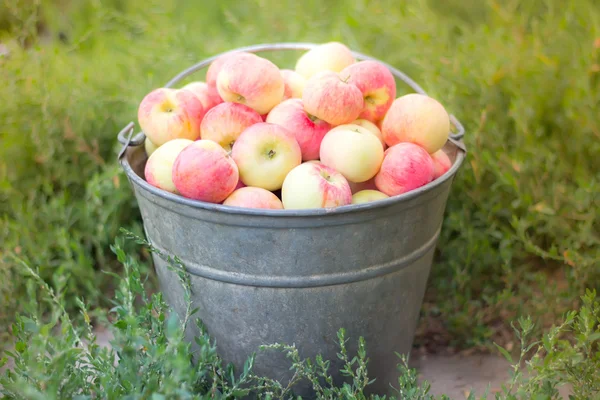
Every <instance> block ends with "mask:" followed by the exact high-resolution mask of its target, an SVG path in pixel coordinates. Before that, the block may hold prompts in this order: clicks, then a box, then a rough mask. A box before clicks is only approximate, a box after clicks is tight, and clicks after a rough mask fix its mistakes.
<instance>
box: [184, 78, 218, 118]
mask: <svg viewBox="0 0 600 400" xmlns="http://www.w3.org/2000/svg"><path fill="white" fill-rule="evenodd" d="M182 89H187V90H190V91H191V92H193V93H194V94H195V95H196V97H197V98H198V100H200V102H201V103H202V106H203V107H204V111H205V112H208V110H210V109H211V108H213V107H214V106H216V105H217V104H221V103H222V102H223V99H222V98H221V96H219V92H218V91H217V88H216V87H214V86H210V85H209V84H207V83H205V82H201V81H197V82H191V83H188V84H187V85H185V86H184V87H182Z"/></svg>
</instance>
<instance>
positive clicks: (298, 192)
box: [281, 161, 352, 209]
mask: <svg viewBox="0 0 600 400" xmlns="http://www.w3.org/2000/svg"><path fill="white" fill-rule="evenodd" d="M281 199H282V202H283V208H285V209H307V208H330V207H338V206H345V205H348V204H350V203H351V202H352V192H351V191H350V185H349V184H348V181H347V180H346V178H344V176H343V175H342V174H340V173H339V172H337V171H336V170H334V169H333V168H329V167H328V166H326V165H324V164H322V163H320V162H318V161H309V162H305V163H302V164H300V165H299V166H297V167H296V168H294V169H292V170H291V171H290V173H289V174H288V175H287V176H286V177H285V180H284V181H283V187H282V188H281Z"/></svg>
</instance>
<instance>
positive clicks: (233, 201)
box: [223, 186, 283, 210]
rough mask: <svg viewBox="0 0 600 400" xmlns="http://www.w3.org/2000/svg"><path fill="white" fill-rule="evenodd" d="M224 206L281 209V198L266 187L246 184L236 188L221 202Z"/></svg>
mask: <svg viewBox="0 0 600 400" xmlns="http://www.w3.org/2000/svg"><path fill="white" fill-rule="evenodd" d="M223 205H225V206H233V207H245V208H268V209H272V210H280V209H283V205H282V204H281V200H279V197H277V196H275V194H273V193H272V192H269V191H268V190H266V189H263V188H258V187H252V186H246V187H243V188H241V189H237V190H236V191H234V192H233V193H231V194H230V195H229V197H228V198H227V199H225V201H224V202H223Z"/></svg>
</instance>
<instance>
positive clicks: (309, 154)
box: [266, 99, 331, 161]
mask: <svg viewBox="0 0 600 400" xmlns="http://www.w3.org/2000/svg"><path fill="white" fill-rule="evenodd" d="M266 122H269V123H272V124H277V125H281V126H283V127H284V128H287V129H288V130H289V131H290V132H292V133H293V134H294V136H295V137H296V140H297V141H298V144H299V145H300V150H301V151H302V160H303V161H308V160H316V159H318V158H319V149H320V148H321V141H322V140H323V137H325V134H326V133H327V132H328V131H329V129H331V125H330V124H328V123H327V122H325V121H323V120H320V119H318V118H316V117H314V116H312V115H310V114H308V113H307V112H306V111H304V104H302V100H300V99H288V100H284V101H283V102H281V103H280V104H278V105H276V106H275V108H273V109H272V110H271V112H270V113H269V115H268V116H267V121H266Z"/></svg>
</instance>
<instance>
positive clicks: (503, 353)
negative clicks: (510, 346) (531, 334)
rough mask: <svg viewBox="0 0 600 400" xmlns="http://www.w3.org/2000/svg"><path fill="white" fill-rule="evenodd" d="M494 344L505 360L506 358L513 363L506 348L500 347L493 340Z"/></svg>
mask: <svg viewBox="0 0 600 400" xmlns="http://www.w3.org/2000/svg"><path fill="white" fill-rule="evenodd" d="M494 346H496V348H497V349H498V351H499V352H500V353H502V355H503V356H504V358H506V360H507V361H508V362H509V363H511V364H512V363H513V358H512V356H511V355H510V353H509V352H508V350H506V349H505V348H504V347H501V346H499V345H498V344H497V343H495V342H494Z"/></svg>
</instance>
